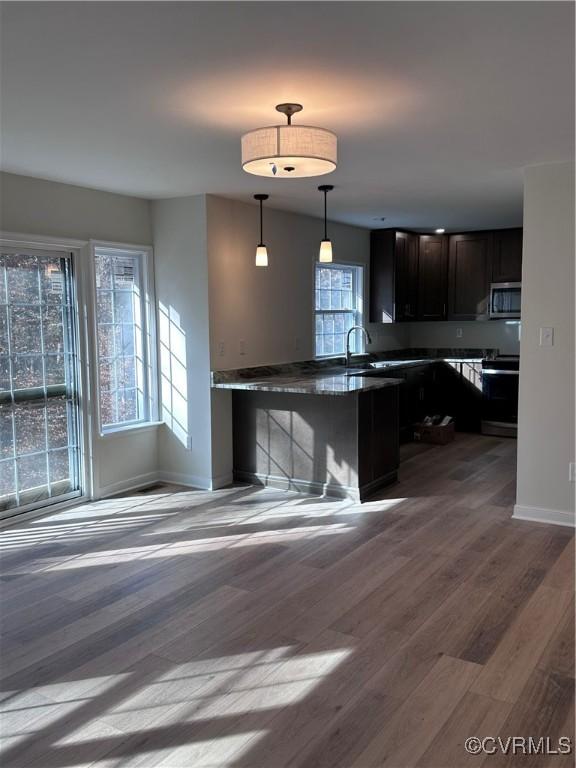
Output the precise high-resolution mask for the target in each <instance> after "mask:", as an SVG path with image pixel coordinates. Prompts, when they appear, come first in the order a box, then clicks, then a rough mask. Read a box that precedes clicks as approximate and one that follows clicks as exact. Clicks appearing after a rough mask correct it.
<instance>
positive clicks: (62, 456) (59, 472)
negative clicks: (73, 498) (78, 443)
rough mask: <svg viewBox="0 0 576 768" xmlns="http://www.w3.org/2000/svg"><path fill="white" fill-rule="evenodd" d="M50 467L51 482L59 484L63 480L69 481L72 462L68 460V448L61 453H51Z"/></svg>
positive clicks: (49, 455)
mask: <svg viewBox="0 0 576 768" xmlns="http://www.w3.org/2000/svg"><path fill="white" fill-rule="evenodd" d="M48 462H49V466H50V482H51V483H59V482H61V481H62V480H68V479H69V477H70V460H69V458H68V448H64V449H63V450H60V451H50V453H49V454H48Z"/></svg>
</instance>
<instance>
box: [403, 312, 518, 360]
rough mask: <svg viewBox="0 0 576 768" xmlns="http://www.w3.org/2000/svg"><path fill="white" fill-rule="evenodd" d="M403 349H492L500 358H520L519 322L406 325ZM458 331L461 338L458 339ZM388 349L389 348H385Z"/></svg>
mask: <svg viewBox="0 0 576 768" xmlns="http://www.w3.org/2000/svg"><path fill="white" fill-rule="evenodd" d="M403 325H405V326H406V328H407V332H408V339H407V343H406V346H410V347H420V348H434V347H436V348H450V349H470V348H484V349H486V348H491V349H499V350H500V354H503V355H519V354H520V322H519V321H518V320H486V321H469V322H461V321H460V322H453V321H444V322H431V323H405V324H403ZM458 329H461V334H462V335H461V336H457V333H458ZM388 349H391V347H388Z"/></svg>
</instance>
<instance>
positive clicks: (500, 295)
mask: <svg viewBox="0 0 576 768" xmlns="http://www.w3.org/2000/svg"><path fill="white" fill-rule="evenodd" d="M520 296H521V283H492V285H491V286H490V317H491V318H492V319H497V318H509V319H518V318H519V317H520Z"/></svg>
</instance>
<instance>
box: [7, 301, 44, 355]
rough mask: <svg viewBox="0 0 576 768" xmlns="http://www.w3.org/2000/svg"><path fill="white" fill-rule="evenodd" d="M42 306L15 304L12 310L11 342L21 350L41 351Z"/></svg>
mask: <svg viewBox="0 0 576 768" xmlns="http://www.w3.org/2000/svg"><path fill="white" fill-rule="evenodd" d="M40 318H41V313H40V307H39V306H33V307H23V306H20V305H16V306H13V307H12V308H11V311H10V330H11V333H10V343H11V345H12V348H13V349H18V351H19V352H40V351H41V349H42V336H41V333H40Z"/></svg>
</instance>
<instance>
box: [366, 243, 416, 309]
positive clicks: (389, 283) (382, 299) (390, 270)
mask: <svg viewBox="0 0 576 768" xmlns="http://www.w3.org/2000/svg"><path fill="white" fill-rule="evenodd" d="M417 298H418V235H415V234H412V233H411V232H398V231H397V230H394V229H377V230H374V231H373V232H372V233H371V236H370V322H371V323H391V322H402V321H407V320H416V317H417Z"/></svg>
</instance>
